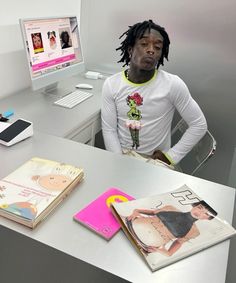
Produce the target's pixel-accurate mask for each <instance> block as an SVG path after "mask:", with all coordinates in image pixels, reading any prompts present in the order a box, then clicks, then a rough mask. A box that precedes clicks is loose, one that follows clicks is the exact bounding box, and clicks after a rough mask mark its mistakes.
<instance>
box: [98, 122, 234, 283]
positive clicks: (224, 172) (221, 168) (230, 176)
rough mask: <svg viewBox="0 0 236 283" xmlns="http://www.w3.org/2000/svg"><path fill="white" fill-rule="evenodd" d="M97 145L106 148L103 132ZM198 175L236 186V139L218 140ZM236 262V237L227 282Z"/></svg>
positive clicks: (230, 281) (232, 240)
mask: <svg viewBox="0 0 236 283" xmlns="http://www.w3.org/2000/svg"><path fill="white" fill-rule="evenodd" d="M226 128H227V127H226ZM216 133H217V132H214V129H213V135H214V137H215V138H216V140H217V141H219V140H222V138H221V136H219V137H218V136H217V134H216ZM221 134H222V133H221ZM95 146H97V147H99V148H103V149H104V143H103V139H102V134H101V132H100V133H99V134H97V136H96V143H95ZM196 177H200V178H203V179H206V180H209V181H212V182H216V183H220V184H223V185H227V186H230V187H234V188H236V142H235V141H234V139H232V138H229V139H224V143H219V142H218V143H217V150H216V153H215V155H214V156H213V157H212V158H211V159H210V160H209V161H208V162H207V164H206V165H205V167H203V168H202V169H200V170H199V171H198V173H197V174H196ZM233 226H234V227H235V228H236V206H235V208H234V218H233ZM235 263H236V237H234V238H232V239H231V240H230V253H229V260H228V269H227V276H226V281H225V282H226V283H235V282H236V281H235V278H236V268H235ZM222 283H223V282H222Z"/></svg>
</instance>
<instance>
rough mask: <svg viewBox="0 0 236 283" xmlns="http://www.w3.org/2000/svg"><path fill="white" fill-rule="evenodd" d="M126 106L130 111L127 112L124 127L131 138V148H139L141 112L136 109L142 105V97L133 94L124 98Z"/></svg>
mask: <svg viewBox="0 0 236 283" xmlns="http://www.w3.org/2000/svg"><path fill="white" fill-rule="evenodd" d="M126 102H127V105H128V106H129V107H130V110H129V111H128V112H127V116H128V118H129V119H128V120H126V127H127V128H129V131H130V134H131V138H132V141H133V145H132V148H134V147H135V148H136V149H137V148H138V147H139V130H140V129H141V121H140V120H141V118H142V115H141V111H140V110H139V109H138V108H137V107H138V106H140V105H142V104H143V97H142V96H141V95H140V94H139V93H138V92H135V93H134V94H132V95H128V97H127V98H126Z"/></svg>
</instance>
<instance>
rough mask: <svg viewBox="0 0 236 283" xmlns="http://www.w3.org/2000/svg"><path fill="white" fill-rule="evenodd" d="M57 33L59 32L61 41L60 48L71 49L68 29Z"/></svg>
mask: <svg viewBox="0 0 236 283" xmlns="http://www.w3.org/2000/svg"><path fill="white" fill-rule="evenodd" d="M59 32H60V39H61V48H62V49H65V48H69V47H72V42H71V34H70V30H69V28H68V29H65V28H63V29H60V30H59Z"/></svg>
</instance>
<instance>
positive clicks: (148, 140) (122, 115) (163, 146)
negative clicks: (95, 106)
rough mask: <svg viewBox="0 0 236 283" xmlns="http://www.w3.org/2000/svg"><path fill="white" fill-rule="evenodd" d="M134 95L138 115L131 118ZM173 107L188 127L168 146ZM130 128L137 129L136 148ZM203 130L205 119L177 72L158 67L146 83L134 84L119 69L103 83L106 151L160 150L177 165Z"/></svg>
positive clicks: (139, 151)
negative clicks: (177, 139) (173, 73)
mask: <svg viewBox="0 0 236 283" xmlns="http://www.w3.org/2000/svg"><path fill="white" fill-rule="evenodd" d="M135 96H136V97H138V100H136V102H137V103H136V104H135V103H133V104H132V106H133V110H134V108H135V109H136V110H137V111H138V113H139V114H138V115H137V117H136V118H133V117H130V115H129V113H130V110H131V108H132V106H131V104H130V103H128V101H130V100H131V99H132V98H134V97H135ZM134 101H135V100H133V101H132V102H134ZM175 109H176V110H177V111H178V112H179V113H180V115H181V116H182V118H183V119H184V120H185V121H186V122H187V124H188V125H189V128H188V129H187V131H186V132H185V133H184V135H183V136H182V138H181V139H180V140H179V141H178V142H177V143H176V144H175V145H174V146H173V147H171V123H172V119H173V115H174V111H175ZM128 116H129V117H128ZM135 119H136V120H135ZM135 125H136V126H135ZM130 128H131V129H130ZM132 128H133V129H134V128H136V129H137V130H136V131H138V139H139V145H138V147H137V148H133V145H134V144H133V140H132V137H131V131H132ZM206 130H207V123H206V119H205V117H204V115H203V113H202V111H201V109H200V107H199V106H198V104H197V103H196V102H195V100H194V99H193V98H192V97H191V95H190V92H189V90H188V88H187V86H186V85H185V83H184V82H183V81H182V80H181V79H180V78H179V77H178V76H176V75H172V74H170V73H167V72H165V71H163V70H158V71H156V72H155V75H154V76H153V78H152V79H150V80H149V81H148V82H146V83H142V84H135V83H132V82H130V81H128V80H127V79H126V77H125V75H124V72H123V71H122V72H120V73H117V74H115V75H113V76H111V77H109V78H107V79H106V81H105V83H104V85H103V98H102V131H103V137H104V142H105V146H106V149H107V150H109V151H112V152H116V153H122V150H123V149H132V148H133V149H134V150H135V151H136V152H138V153H141V154H146V155H152V153H153V152H154V151H155V150H157V149H159V150H161V151H162V152H164V153H165V154H166V155H167V156H168V157H169V158H170V159H171V160H172V162H173V163H174V164H176V163H178V162H179V161H180V160H181V159H182V158H183V157H184V156H185V155H186V154H187V153H188V152H189V151H190V150H191V149H192V147H193V146H194V145H195V144H196V143H197V142H198V141H199V140H200V139H201V138H202V137H203V135H204V134H205V132H206Z"/></svg>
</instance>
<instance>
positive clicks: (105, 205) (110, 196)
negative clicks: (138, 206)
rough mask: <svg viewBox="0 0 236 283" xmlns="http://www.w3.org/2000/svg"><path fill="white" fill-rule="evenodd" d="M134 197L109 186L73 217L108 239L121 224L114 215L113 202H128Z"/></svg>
mask: <svg viewBox="0 0 236 283" xmlns="http://www.w3.org/2000/svg"><path fill="white" fill-rule="evenodd" d="M132 199H133V197H131V196H130V195H127V194H126V193H124V192H122V191H120V190H118V189H116V188H109V189H108V190H107V191H105V192H104V193H103V194H101V195H100V196H99V197H97V198H96V199H95V200H93V201H92V202H90V203H89V204H88V205H87V206H86V207H84V208H83V209H82V210H80V211H78V212H77V213H76V214H75V215H74V217H73V219H74V220H75V221H78V222H79V223H81V224H83V225H85V226H86V227H87V228H89V229H91V230H93V231H94V232H96V233H98V234H99V235H100V236H102V237H103V238H105V239H106V240H110V239H111V238H112V237H113V236H114V235H115V234H116V233H117V232H118V230H119V229H120V224H119V222H118V221H117V220H116V218H115V217H114V216H113V214H112V212H111V210H110V205H111V203H112V202H117V203H120V202H126V201H128V200H132Z"/></svg>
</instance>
